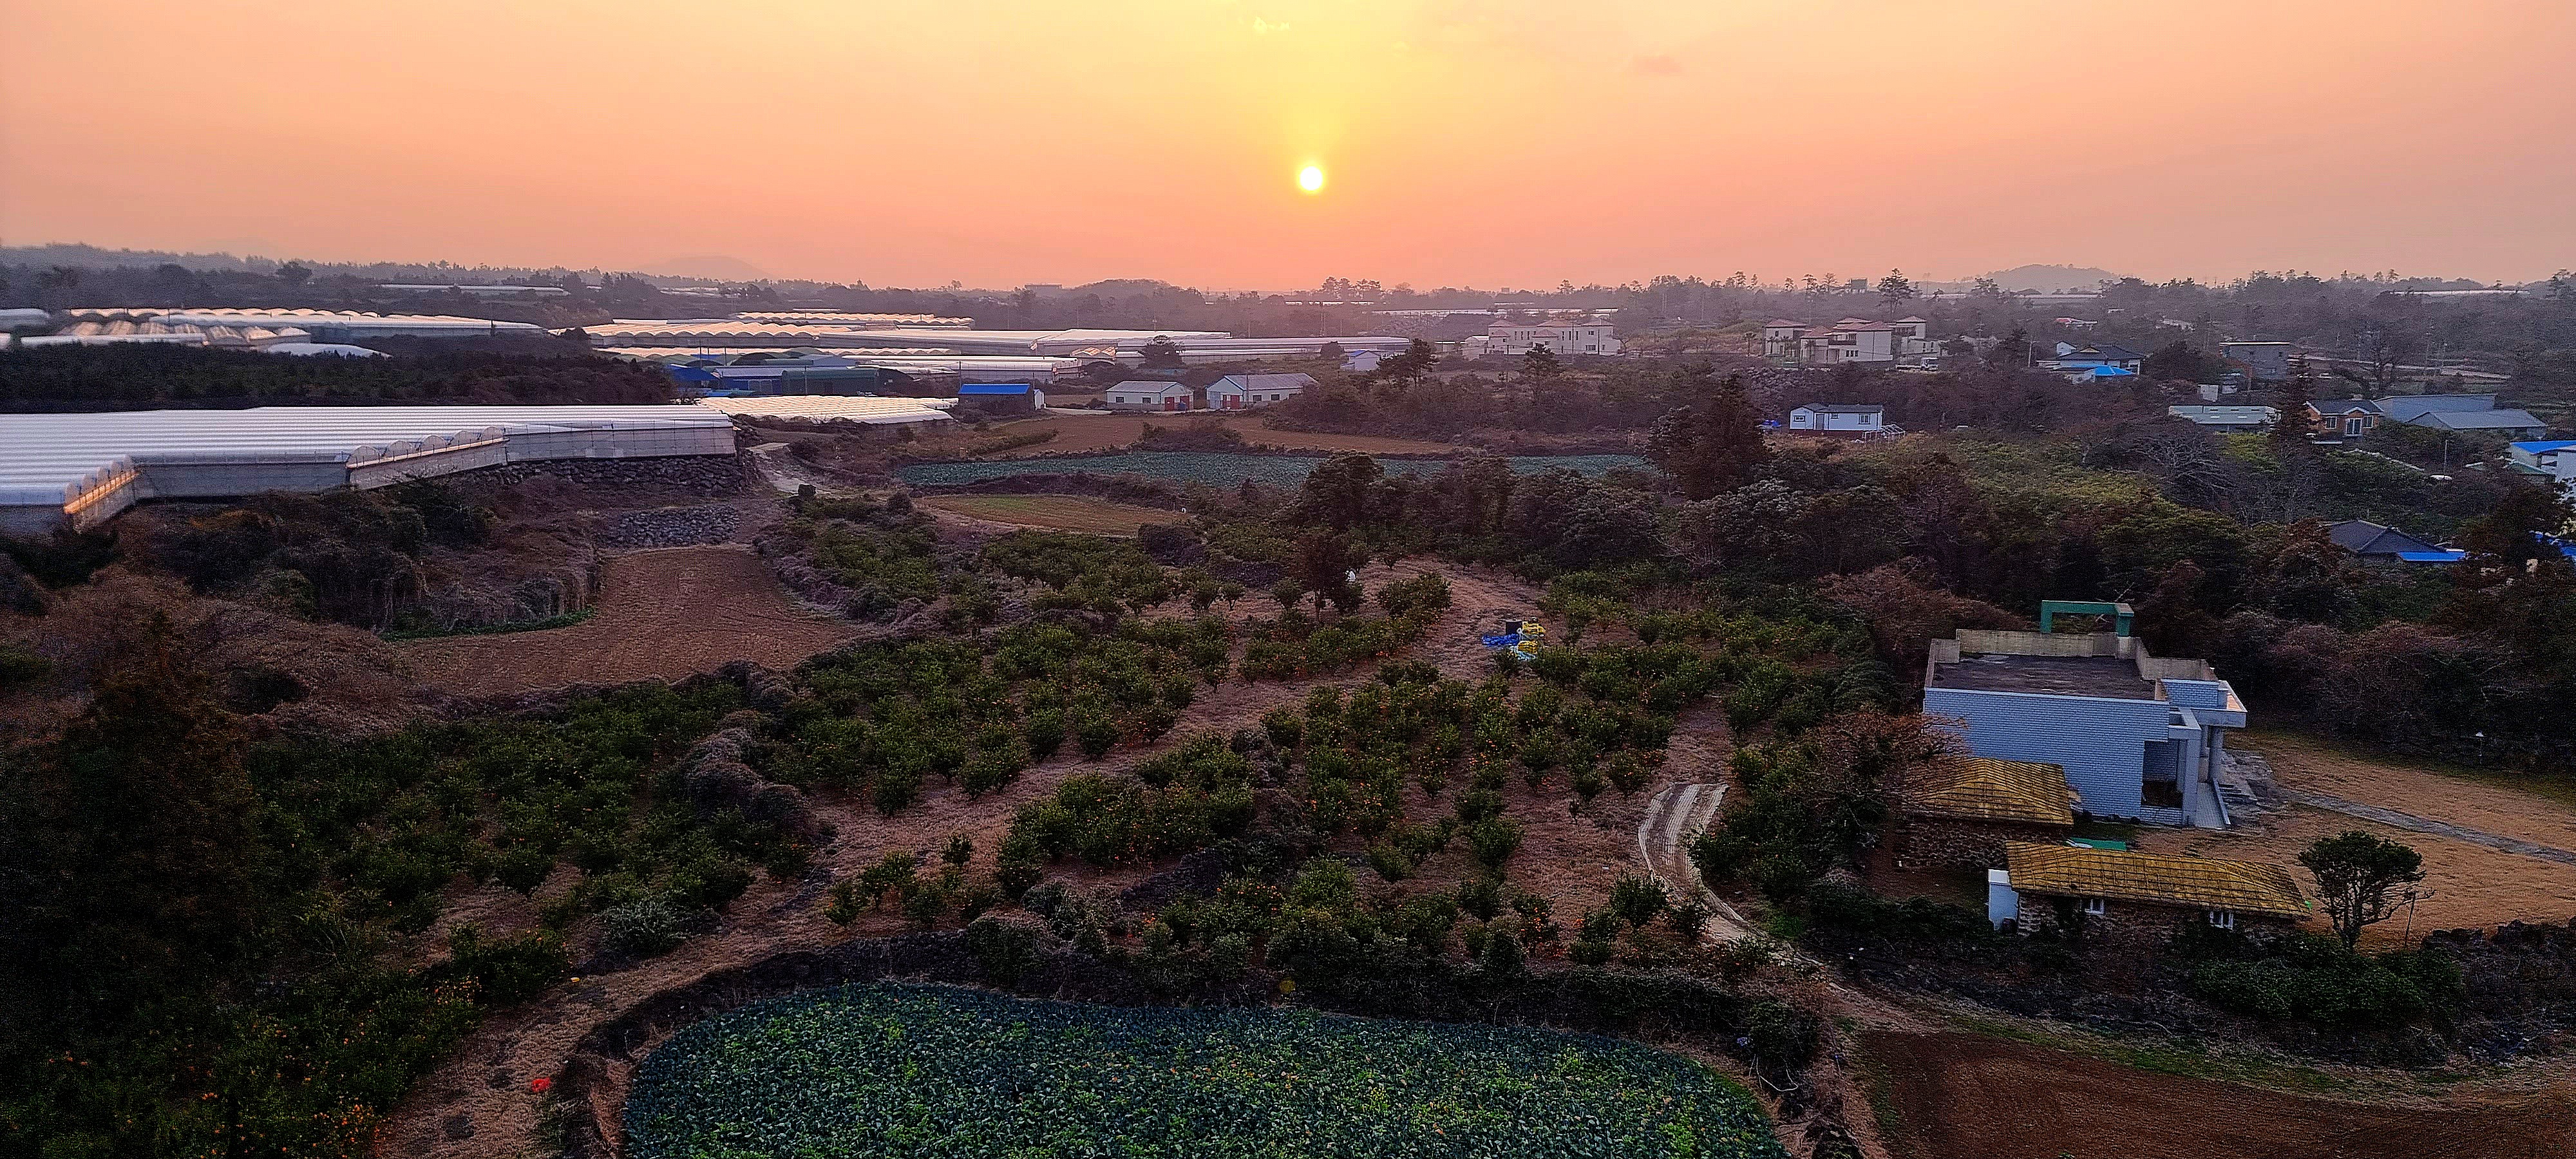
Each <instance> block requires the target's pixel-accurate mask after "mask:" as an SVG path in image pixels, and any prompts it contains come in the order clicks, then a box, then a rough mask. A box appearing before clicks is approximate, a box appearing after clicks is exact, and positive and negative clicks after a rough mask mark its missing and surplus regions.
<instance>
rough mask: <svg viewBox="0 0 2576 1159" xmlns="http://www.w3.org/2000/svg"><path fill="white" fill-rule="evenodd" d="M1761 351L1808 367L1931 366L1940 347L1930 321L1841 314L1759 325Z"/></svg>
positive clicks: (1770, 356) (1938, 355)
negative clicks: (1823, 320)
mask: <svg viewBox="0 0 2576 1159" xmlns="http://www.w3.org/2000/svg"><path fill="white" fill-rule="evenodd" d="M1762 353H1763V355H1764V356H1765V357H1768V358H1777V359H1782V360H1784V361H1789V362H1798V363H1804V364H1806V365H1809V366H1839V365H1841V364H1843V363H1846V362H1902V363H1907V364H1909V365H1932V364H1935V363H1937V362H1939V360H1940V357H1941V348H1940V346H1939V345H1938V344H1937V343H1935V342H1933V341H1932V324H1931V323H1930V322H1928V321H1925V320H1924V319H1922V318H1916V317H1910V316H1909V317H1905V318H1899V319H1897V320H1896V321H1894V322H1874V321H1871V320H1870V319H1867V318H1845V319H1843V320H1841V321H1839V322H1836V323H1834V324H1833V325H1831V326H1810V325H1808V324H1806V323H1804V322H1792V321H1789V320H1788V319H1785V318H1783V319H1775V320H1773V321H1770V322H1766V323H1763V325H1762Z"/></svg>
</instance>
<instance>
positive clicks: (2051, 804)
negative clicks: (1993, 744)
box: [1905, 757, 2075, 825]
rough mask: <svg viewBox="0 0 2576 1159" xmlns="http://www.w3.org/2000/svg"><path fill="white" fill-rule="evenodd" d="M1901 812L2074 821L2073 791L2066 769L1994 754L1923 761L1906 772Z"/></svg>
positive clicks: (2039, 821) (2035, 821)
mask: <svg viewBox="0 0 2576 1159" xmlns="http://www.w3.org/2000/svg"><path fill="white" fill-rule="evenodd" d="M1905 811H1906V812H1908V813H1912V814H1915V815H1917V816H1922V817H1955V818H1959V819H1962V820H1968V821H2020V822H2027V823H2030V824H2036V825H2073V824H2075V790H2073V789H2070V788H2067V787H2066V770H2065V769H2063V768H2060V767H2058V766H2056V765H2041V764H2033V763H2031V762H2028V761H2002V760H1996V759H1995V758H1993V757H1951V758H1946V759H1943V760H1937V761H1930V762H1926V763H1925V764H1924V765H1923V766H1921V767H1919V768H1917V769H1915V770H1913V771H1912V772H1911V773H1909V774H1907V776H1906V783H1905Z"/></svg>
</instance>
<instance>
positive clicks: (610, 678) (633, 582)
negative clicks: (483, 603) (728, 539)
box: [400, 544, 858, 696]
mask: <svg viewBox="0 0 2576 1159" xmlns="http://www.w3.org/2000/svg"><path fill="white" fill-rule="evenodd" d="M596 606H597V608H598V611H597V612H596V613H594V614H593V615H592V616H591V617H590V618H589V619H587V620H584V621H582V622H581V623H578V624H574V625H572V626H570V627H566V628H550V629H546V630H544V631H537V632H513V633H509V634H507V635H498V636H454V637H447V638H443V639H436V640H421V641H417V642H413V643H409V644H404V645H401V646H400V651H401V653H402V655H403V657H404V659H406V660H408V661H409V662H410V663H411V665H412V668H413V671H414V672H415V673H416V674H417V676H418V677H419V679H420V682H421V683H423V684H427V685H430V686H432V687H435V688H438V689H440V690H442V691H446V692H452V693H459V694H463V695H469V696H477V695H489V694H495V693H512V692H530V691H536V690H539V689H546V688H561V687H565V686H569V685H576V684H623V683H626V682H628V681H633V680H643V679H647V678H652V677H659V678H661V679H665V680H677V679H680V678H682V677H686V676H690V675H693V674H696V673H699V672H713V671H715V670H716V669H717V668H720V667H723V666H724V665H725V664H726V663H728V662H730V661H734V660H750V661H753V662H755V663H758V664H762V665H766V666H768V667H772V668H789V667H793V666H794V665H795V664H796V663H797V662H798V661H801V660H803V659H804V658H806V657H807V656H811V655H813V654H814V653H816V652H820V651H822V650H823V649H826V648H829V647H831V646H832V645H834V644H838V643H840V642H842V641H844V640H847V639H850V638H851V637H853V636H856V635H858V628H857V627H856V626H855V625H853V624H851V623H849V622H848V621H846V620H842V619H840V618H838V617H834V616H830V615H826V614H822V613H817V612H808V611H804V610H802V609H799V608H797V607H796V606H795V605H794V604H792V603H790V602H789V600H788V598H787V592H786V589H784V588H782V587H780V586H779V584H778V580H777V578H776V577H775V576H773V575H771V574H770V571H769V567H768V565H767V564H765V563H763V562H762V561H761V559H760V557H759V556H758V555H757V554H754V553H753V552H752V550H751V549H750V548H748V547H744V546H741V545H739V544H717V545H714V546H709V547H675V548H665V549H661V550H656V551H638V552H631V553H628V554H625V555H620V556H614V557H611V558H610V559H609V560H608V561H607V562H606V563H605V565H604V567H603V574H602V576H601V579H600V595H599V601H598V603H597V605H596Z"/></svg>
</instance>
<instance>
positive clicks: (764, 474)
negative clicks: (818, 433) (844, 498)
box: [751, 443, 849, 495]
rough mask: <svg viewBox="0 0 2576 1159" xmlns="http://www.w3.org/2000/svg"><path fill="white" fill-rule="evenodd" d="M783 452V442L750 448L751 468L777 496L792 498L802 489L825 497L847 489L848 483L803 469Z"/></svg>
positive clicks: (795, 459)
mask: <svg viewBox="0 0 2576 1159" xmlns="http://www.w3.org/2000/svg"><path fill="white" fill-rule="evenodd" d="M787 450H788V444H786V443H762V444H760V445H759V446H756V447H753V448H751V464H752V466H754V467H757V468H759V470H760V477H761V478H763V479H766V480H768V481H769V485H770V486H771V487H774V488H776V489H777V490H778V492H779V493H780V494H782V495H793V494H795V493H796V492H797V490H798V489H799V488H802V487H812V488H814V490H816V491H818V492H822V493H825V494H830V493H832V492H835V491H842V490H847V489H848V487H849V484H848V483H846V482H844V481H842V480H839V479H835V478H833V477H831V476H830V475H828V474H825V473H824V472H821V471H818V470H815V469H814V468H812V467H810V466H807V465H806V464H805V463H804V461H803V460H800V459H798V458H797V457H796V456H794V455H791V454H789V453H787Z"/></svg>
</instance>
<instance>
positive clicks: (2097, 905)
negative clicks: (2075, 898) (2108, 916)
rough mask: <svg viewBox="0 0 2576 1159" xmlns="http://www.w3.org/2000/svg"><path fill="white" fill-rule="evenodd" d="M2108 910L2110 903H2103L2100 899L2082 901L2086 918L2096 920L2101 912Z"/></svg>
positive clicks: (2090, 898)
mask: <svg viewBox="0 0 2576 1159" xmlns="http://www.w3.org/2000/svg"><path fill="white" fill-rule="evenodd" d="M2110 908H2111V903H2109V902H2107V901H2104V900H2103V899H2101V898H2098V897H2088V898H2085V899H2084V912H2085V914H2086V915H2088V916H2091V917H2097V918H2098V917H2101V916H2102V914H2103V912H2104V911H2106V910H2108V909H2110Z"/></svg>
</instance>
